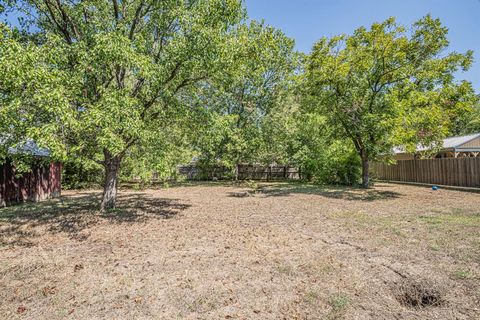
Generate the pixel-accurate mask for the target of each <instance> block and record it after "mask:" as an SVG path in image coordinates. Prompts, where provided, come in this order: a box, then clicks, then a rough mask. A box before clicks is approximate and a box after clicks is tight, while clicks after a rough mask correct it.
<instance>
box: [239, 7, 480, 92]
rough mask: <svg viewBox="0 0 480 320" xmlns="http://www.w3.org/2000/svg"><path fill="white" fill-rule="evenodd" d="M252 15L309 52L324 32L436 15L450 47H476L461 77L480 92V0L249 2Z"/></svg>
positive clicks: (336, 32) (453, 49)
mask: <svg viewBox="0 0 480 320" xmlns="http://www.w3.org/2000/svg"><path fill="white" fill-rule="evenodd" d="M245 2H246V5H247V10H248V14H249V17H250V18H252V19H257V20H261V19H264V20H265V22H266V23H267V24H269V25H272V26H274V27H277V28H280V29H282V30H283V32H284V33H285V34H286V35H288V36H289V37H291V38H293V39H295V41H296V45H297V49H298V50H300V51H304V52H309V51H310V49H311V47H312V45H313V43H314V42H315V41H316V40H318V39H319V38H320V37H322V36H327V37H328V36H333V35H337V34H341V33H352V31H353V30H354V29H356V28H358V27H360V26H370V25H371V24H372V23H373V22H378V21H383V20H385V19H386V18H388V17H390V16H395V17H396V18H397V21H398V22H399V23H401V24H405V25H411V24H412V23H413V22H414V21H416V20H418V19H419V18H421V17H422V16H424V15H426V14H428V13H430V14H431V15H432V16H433V17H437V18H440V20H441V21H442V22H443V24H444V25H446V26H447V27H448V28H449V30H450V31H449V40H450V50H452V51H458V52H465V51H466V50H468V49H471V50H474V52H475V54H474V56H475V62H474V65H473V66H472V68H471V69H470V70H469V71H468V72H466V73H460V74H458V76H457V78H458V79H465V80H469V81H471V82H472V83H473V85H474V87H475V89H476V91H477V92H480V0H245Z"/></svg>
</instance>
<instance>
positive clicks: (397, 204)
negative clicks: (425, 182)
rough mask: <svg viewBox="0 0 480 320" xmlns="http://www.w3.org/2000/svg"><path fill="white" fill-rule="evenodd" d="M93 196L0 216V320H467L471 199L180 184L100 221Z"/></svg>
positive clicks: (476, 202)
mask: <svg viewBox="0 0 480 320" xmlns="http://www.w3.org/2000/svg"><path fill="white" fill-rule="evenodd" d="M98 197H99V192H98V191H92V192H81V191H79V192H65V193H64V195H63V196H62V198H61V199H59V200H53V201H49V202H44V203H38V204H27V205H22V206H16V207H11V208H6V209H0V301H1V303H0V318H1V319H11V318H13V319H15V318H19V319H65V318H71V319H133V318H143V319H145V318H156V319H282V318H283V319H339V318H343V319H478V318H480V307H479V306H480V286H479V282H480V281H479V279H480V278H479V276H480V235H479V234H480V195H479V194H474V193H466V192H459V191H449V190H439V191H436V192H435V191H432V190H430V189H427V188H421V187H412V186H402V185H393V184H378V185H377V186H376V187H375V188H373V189H370V190H359V189H349V188H333V187H332V188H323V187H315V186H309V185H302V184H283V183H274V184H261V185H260V186H259V187H258V188H256V192H251V190H250V189H249V187H248V186H247V185H243V186H242V185H240V186H235V185H227V184H221V183H211V184H203V185H202V184H198V185H197V184H192V185H187V186H177V187H172V188H169V189H150V190H143V191H131V190H122V192H121V194H120V202H119V208H120V209H119V210H117V211H115V212H111V213H109V214H107V215H101V214H99V213H97V212H96V210H95V208H96V205H97V204H98ZM417 289H418V290H417ZM432 294H433V295H436V296H438V303H432V304H430V303H426V304H425V305H422V304H420V305H414V304H415V302H413V303H410V302H411V301H415V299H417V301H422V299H423V296H426V295H428V296H432ZM412 297H413V298H412ZM412 299H413V300H412ZM418 299H420V300H418ZM408 301H410V302H408ZM435 301H437V300H435Z"/></svg>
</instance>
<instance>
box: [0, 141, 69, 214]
mask: <svg viewBox="0 0 480 320" xmlns="http://www.w3.org/2000/svg"><path fill="white" fill-rule="evenodd" d="M8 151H9V153H10V154H15V153H20V152H26V153H29V154H31V155H33V156H35V157H37V158H38V161H37V162H36V164H34V165H33V166H32V170H31V172H29V173H25V174H23V175H21V176H18V177H17V176H16V172H15V167H14V166H13V165H12V162H11V161H9V160H7V161H6V162H5V163H4V164H1V165H0V207H4V206H8V205H11V204H14V203H20V202H25V201H41V200H44V199H49V198H53V197H57V196H60V192H61V171H62V165H61V164H60V163H58V162H51V163H47V162H45V157H48V155H49V152H48V150H46V149H42V148H39V147H38V146H37V145H36V144H35V143H34V142H27V143H26V144H25V146H24V147H22V148H10V149H9V150H8ZM42 158H43V159H42Z"/></svg>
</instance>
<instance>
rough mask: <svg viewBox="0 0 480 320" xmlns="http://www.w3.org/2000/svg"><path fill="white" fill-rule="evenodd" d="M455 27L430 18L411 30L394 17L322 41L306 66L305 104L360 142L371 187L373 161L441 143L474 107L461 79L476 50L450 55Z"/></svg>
mask: <svg viewBox="0 0 480 320" xmlns="http://www.w3.org/2000/svg"><path fill="white" fill-rule="evenodd" d="M447 31H448V30H447V28H445V27H443V26H442V24H441V22H440V21H439V20H438V19H433V18H431V17H430V16H426V17H424V18H423V19H421V20H419V21H417V22H416V23H414V24H413V26H412V28H411V31H408V32H407V29H406V28H405V27H403V26H400V25H398V24H397V23H396V22H395V19H394V18H390V19H388V20H386V21H384V22H382V23H375V24H373V25H372V27H371V28H370V29H366V28H363V27H362V28H359V29H357V30H355V32H354V33H353V34H352V35H341V36H336V37H333V38H331V39H326V38H322V39H321V40H319V41H318V42H317V43H316V44H315V45H314V47H313V51H312V53H311V55H310V56H309V58H308V61H307V66H306V75H305V77H306V81H305V83H306V92H307V96H306V99H305V101H306V102H305V105H306V106H308V107H310V108H312V109H313V110H316V111H318V112H320V113H323V114H325V115H326V116H327V119H328V121H329V123H330V124H331V125H332V127H333V128H334V130H335V132H336V133H337V137H338V138H341V139H349V140H350V141H352V143H353V145H354V146H355V149H356V151H357V153H358V156H359V157H360V159H361V162H362V185H363V186H364V187H367V186H368V185H369V173H368V170H369V161H372V160H377V159H379V157H381V156H384V155H388V154H390V153H391V150H392V147H393V146H395V145H403V146H405V147H406V148H407V149H409V150H412V149H413V148H414V147H415V145H417V143H423V144H435V143H436V142H439V140H440V138H442V137H443V136H444V135H446V134H447V133H448V130H449V128H450V127H451V119H452V118H454V115H456V114H457V113H458V112H461V111H462V110H464V109H468V108H471V106H472V104H473V101H474V100H475V96H474V92H473V90H472V87H471V85H470V83H468V82H461V83H456V82H455V81H454V74H455V72H456V71H458V70H460V69H462V70H466V69H468V68H469V67H470V65H471V63H472V52H470V51H469V52H467V53H465V54H460V53H456V52H452V53H448V54H447V53H445V50H446V49H447V47H448V40H447Z"/></svg>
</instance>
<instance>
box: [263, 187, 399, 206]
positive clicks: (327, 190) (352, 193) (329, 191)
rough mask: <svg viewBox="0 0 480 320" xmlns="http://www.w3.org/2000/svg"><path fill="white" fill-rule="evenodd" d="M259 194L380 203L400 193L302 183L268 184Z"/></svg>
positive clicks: (379, 189)
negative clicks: (301, 195)
mask: <svg viewBox="0 0 480 320" xmlns="http://www.w3.org/2000/svg"><path fill="white" fill-rule="evenodd" d="M257 192H261V194H263V195H264V196H265V197H287V196H290V195H292V194H314V195H319V196H322V197H327V198H333V199H342V200H348V201H365V202H371V201H378V200H390V199H395V198H399V197H400V196H401V194H400V193H398V192H394V191H388V190H381V187H375V188H370V189H362V188H354V187H346V186H318V185H311V184H300V183H278V184H268V185H265V186H263V187H261V189H260V190H259V191H257Z"/></svg>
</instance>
